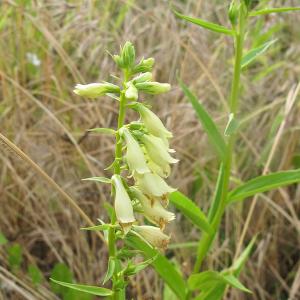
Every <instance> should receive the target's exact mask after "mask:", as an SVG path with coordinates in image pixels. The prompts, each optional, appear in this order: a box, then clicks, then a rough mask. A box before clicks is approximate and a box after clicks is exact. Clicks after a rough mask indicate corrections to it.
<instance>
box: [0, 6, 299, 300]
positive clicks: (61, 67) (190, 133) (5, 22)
mask: <svg viewBox="0 0 300 300" xmlns="http://www.w3.org/2000/svg"><path fill="white" fill-rule="evenodd" d="M131 2H132V6H131V7H130V8H128V11H127V12H126V10H125V6H126V1H125V0H124V1H121V0H109V1H108V0H105V1H58V0H47V1H4V2H3V3H1V4H0V5H1V6H0V9H1V18H0V35H1V39H0V45H1V46H0V80H1V85H0V88H1V98H0V128H1V129H0V130H1V133H2V134H4V135H5V136H6V137H8V138H9V139H10V140H11V141H12V142H13V143H14V144H15V145H17V146H18V147H19V148H20V149H22V150H23V151H24V152H25V153H26V154H27V155H28V156H29V157H31V158H32V159H33V160H34V161H35V162H36V163H37V164H38V165H39V166H40V167H41V168H42V169H43V170H44V171H45V172H46V173H47V174H48V175H49V176H50V177H51V178H52V179H54V181H55V182H56V183H58V184H59V185H60V186H61V187H62V189H63V190H64V191H66V192H67V193H68V194H69V195H70V196H71V197H72V199H74V200H75V201H76V203H77V204H78V205H79V206H80V207H81V208H82V210H83V211H84V212H85V213H86V214H87V215H88V216H89V217H90V219H91V220H93V221H96V219H97V218H99V217H100V218H101V219H104V220H106V219H107V216H106V212H105V209H104V208H103V203H104V202H105V201H108V199H109V194H108V190H107V189H106V187H104V186H99V185H95V184H93V183H90V182H82V181H81V178H84V177H90V176H91V175H98V176H101V175H105V174H109V173H106V172H105V171H103V169H104V167H106V166H107V165H108V164H109V163H110V162H111V160H112V155H113V140H112V139H111V138H110V137H107V136H99V135H94V134H86V133H85V132H86V130H87V129H89V128H92V127H95V126H98V127H113V126H115V124H116V107H115V106H114V104H112V103H111V101H110V99H103V100H101V101H97V102H96V101H87V100H84V99H82V98H79V97H76V96H75V95H74V94H72V87H73V86H74V84H75V83H78V82H93V81H97V80H100V79H104V80H105V79H109V78H110V77H109V74H114V72H116V69H115V66H114V65H113V63H112V61H111V59H110V57H109V55H108V54H107V53H106V50H108V51H109V52H111V53H114V52H116V51H117V50H118V47H119V45H120V44H122V43H123V42H124V41H126V40H131V41H132V42H133V43H134V44H135V45H136V47H137V53H138V54H139V55H140V56H141V55H144V56H145V57H148V56H154V57H155V59H156V62H157V64H156V67H155V74H154V75H155V78H156V79H157V80H159V81H166V82H171V83H172V84H173V89H172V92H171V93H169V94H168V95H166V96H163V97H159V99H158V98H155V99H154V100H153V101H152V99H150V98H148V100H149V102H150V103H152V104H153V107H154V110H155V111H156V112H158V114H159V115H160V116H161V117H162V119H164V120H165V121H166V123H167V126H168V127H169V128H170V129H171V130H172V131H173V132H174V135H175V139H174V142H173V146H174V148H175V149H176V150H177V153H178V156H179V158H180V159H181V163H180V164H179V165H178V166H176V167H175V168H174V172H173V175H172V178H171V179H170V181H171V182H172V184H173V186H177V187H178V188H179V189H180V190H181V191H182V192H184V193H186V194H188V195H190V196H195V201H196V202H197V203H198V204H199V205H201V207H202V208H203V209H204V210H205V209H206V208H207V206H208V201H209V199H210V197H211V195H212V192H213V188H214V182H215V179H216V174H217V161H216V158H215V156H214V154H213V153H212V152H211V147H210V145H209V144H208V142H207V138H206V136H205V134H204V133H203V131H202V129H201V126H200V125H199V123H198V121H197V119H196V117H195V115H194V113H193V109H192V107H191V106H190V105H189V104H188V103H187V101H186V99H184V97H183V94H182V92H181V91H180V89H179V88H178V86H177V83H176V73H178V75H179V76H180V77H181V78H183V80H184V81H185V82H186V83H188V84H189V86H190V87H191V88H192V90H193V91H195V92H196V94H197V95H198V96H199V98H200V99H201V100H202V101H203V102H204V104H205V106H206V107H207V108H208V109H209V111H210V112H211V113H212V115H213V116H214V117H215V119H216V120H217V121H218V123H219V124H220V126H224V123H225V122H226V99H227V97H228V90H229V87H230V78H231V75H232V74H231V72H232V68H231V61H230V60H229V57H230V56H231V54H232V51H231V46H232V44H231V41H230V40H229V39H228V38H226V37H219V36H216V35H215V34H213V33H209V32H205V31H204V30H202V29H200V28H197V27H195V26H192V25H186V24H184V23H183V22H180V21H178V20H176V19H175V17H174V15H173V14H172V13H171V11H170V9H169V8H168V4H167V1H160V0H151V1H141V0H136V1H131ZM173 2H174V4H175V5H176V7H178V8H179V9H180V10H181V11H183V12H184V13H189V14H193V15H194V16H199V15H201V16H202V17H203V18H206V19H211V20H214V21H218V22H220V23H223V24H226V22H227V20H226V10H225V9H226V5H225V4H224V3H223V2H222V1H217V0H215V1H204V0H203V1H179V0H178V1H173ZM26 3H27V4H26ZM281 4H284V5H289V4H290V5H296V4H298V3H297V1H270V5H274V6H280V5H281ZM123 9H124V14H123ZM264 21H265V26H266V28H271V27H272V26H274V24H275V23H278V24H280V25H278V26H279V27H280V31H276V32H275V34H274V35H275V36H276V37H278V38H279V42H278V43H277V46H276V47H275V48H274V50H273V51H270V52H269V54H268V55H267V56H266V57H265V58H264V59H263V60H261V61H260V63H259V64H257V65H255V67H253V68H251V69H250V70H249V71H247V72H246V73H245V74H244V75H243V95H242V102H243V103H242V106H241V119H245V122H246V123H245V126H244V127H243V130H242V132H241V133H240V137H239V141H238V147H237V154H236V157H235V161H234V162H235V163H234V167H235V171H234V173H233V178H232V182H238V181H240V180H246V179H248V178H250V177H253V176H255V175H259V174H261V173H263V171H264V170H265V171H267V170H272V171H276V170H280V169H288V168H294V167H295V165H294V161H295V159H294V157H295V155H296V154H298V153H299V151H300V149H299V142H298V141H299V118H298V115H299V103H298V102H297V95H296V94H295V95H294V98H295V99H294V103H293V105H292V107H291V109H290V111H289V113H288V114H285V111H286V109H285V107H287V105H289V104H290V103H292V102H293V95H292V94H290V95H289V93H291V91H292V92H294V93H295V88H296V87H295V86H296V85H297V84H298V82H299V75H300V67H299V66H300V59H299V57H300V46H299V45H300V42H299V41H300V38H299V37H300V30H299V26H298V25H295V24H299V21H300V17H299V14H296V13H295V14H289V15H284V16H283V15H281V16H277V17H274V16H271V17H268V18H264ZM251 26H252V28H253V30H252V31H253V32H254V31H255V30H254V28H255V26H258V25H257V23H256V24H255V22H253V23H252V24H251ZM265 31H266V30H265ZM259 33H261V32H260V31H259V30H258V33H252V34H250V35H249V38H250V39H252V40H254V41H257V38H258V34H259ZM247 46H248V47H250V44H248V45H247ZM28 52H32V53H36V54H37V55H38V57H39V58H40V60H41V62H42V63H41V65H40V66H39V67H37V68H35V67H34V66H32V65H30V63H29V62H28V60H27V58H26V53H28ZM278 62H279V65H278V66H276V65H275V64H276V63H278ZM270 66H274V70H270V72H268V73H266V74H264V72H263V71H264V70H266V69H267V68H269V67H270ZM258 75H260V77H258ZM253 78H256V80H253ZM298 99H299V96H298ZM283 122H284V123H283ZM280 124H283V125H282V126H281V129H280V130H279V127H280ZM272 145H275V146H273V150H272V151H271V149H272ZM0 149H1V155H0V231H1V232H3V233H4V234H5V235H6V236H7V238H8V239H9V241H10V242H11V243H12V242H18V243H20V244H21V245H22V247H23V251H24V257H25V258H24V262H23V268H22V270H20V271H18V272H17V273H16V274H13V273H12V272H11V271H10V269H9V266H8V263H7V254H6V253H5V251H4V249H3V247H2V248H0V263H1V266H0V282H2V289H0V298H1V297H2V298H3V299H56V298H55V295H54V294H53V293H52V292H50V291H49V290H48V289H47V287H48V286H47V284H46V283H45V284H44V287H43V288H39V289H38V290H35V289H34V287H33V286H32V284H31V283H30V279H29V278H28V276H27V275H26V274H25V270H26V266H27V265H28V264H30V263H35V264H37V265H38V266H39V268H40V269H41V270H42V271H43V272H44V275H45V277H46V278H47V277H49V272H50V270H51V268H52V266H53V265H54V264H55V263H56V262H65V263H66V264H67V265H69V266H70V267H71V268H72V270H73V272H74V274H75V276H76V279H78V281H80V282H85V283H91V284H92V283H94V284H95V283H97V282H99V278H102V276H103V274H104V272H105V270H106V261H107V260H106V257H107V251H106V247H104V244H103V243H102V241H101V240H100V239H99V238H98V237H97V236H96V235H95V234H87V233H86V232H81V231H79V228H80V227H82V226H85V225H86V224H87V223H86V222H85V221H84V220H83V219H82V218H81V217H80V215H79V214H78V211H77V210H76V209H74V208H73V206H72V205H70V203H67V202H65V201H64V198H63V197H61V196H60V195H59V193H58V192H57V190H54V189H53V188H52V187H51V186H49V184H48V183H47V181H45V180H44V179H43V178H42V177H41V176H40V175H39V174H37V173H36V172H35V171H34V169H33V168H32V167H31V166H30V165H29V164H28V163H26V162H24V161H23V160H22V159H21V158H19V157H18V156H16V155H15V153H14V152H12V151H11V150H10V149H9V148H8V147H7V146H5V145H4V144H1V147H0ZM198 174H200V177H201V180H202V186H201V189H200V190H199V191H197V193H196V194H195V195H193V193H192V192H191V191H192V190H193V189H194V188H195V186H196V179H197V178H198V177H197V176H199V175H198ZM299 197H300V190H299V187H298V186H291V187H289V188H286V189H283V190H280V191H276V192H270V193H268V194H265V195H260V196H258V201H257V204H256V206H255V207H254V213H253V217H252V218H251V220H250V222H249V226H248V227H247V232H246V235H245V240H246V241H248V240H249V239H250V238H251V237H252V236H253V235H254V234H256V233H259V238H258V242H257V247H256V251H255V252H254V254H253V255H252V257H251V259H250V260H249V262H248V264H247V269H246V270H245V271H244V272H243V275H242V281H243V282H244V283H245V285H246V286H247V287H249V288H250V289H252V290H253V291H254V294H253V295H251V296H247V295H244V294H241V293H239V292H236V291H232V292H231V293H229V294H228V295H227V299H240V300H243V299H263V300H264V299H266V300H271V299H291V300H296V299H299V297H300V264H299V250H300V239H299V227H300V225H299V213H300V202H299ZM250 205H251V200H248V201H247V202H244V203H243V204H237V205H234V206H232V207H231V208H229V209H228V211H227V213H226V216H225V218H224V222H223V226H222V232H221V234H220V237H219V239H218V241H217V242H216V244H215V247H214V249H213V251H212V253H211V256H210V257H209V259H208V260H207V265H209V266H214V267H216V268H217V267H218V266H219V267H222V266H227V265H228V264H229V262H230V261H231V259H232V258H233V257H234V255H235V250H236V248H237V245H238V244H239V241H240V240H241V234H242V230H243V225H244V222H245V220H246V218H247V215H248V213H249V207H250ZM170 231H171V232H172V233H173V241H172V242H173V243H183V242H187V241H195V240H197V239H198V238H199V233H198V231H197V230H196V229H193V228H191V224H190V223H189V222H187V221H186V220H185V219H184V217H183V216H181V215H180V214H177V221H176V222H174V224H173V225H172V226H171V228H170ZM167 254H168V256H169V257H170V258H172V259H173V260H174V261H176V262H177V264H179V265H181V266H182V271H183V273H184V274H185V275H187V274H189V273H190V272H191V269H192V267H193V265H192V264H193V261H194V260H193V255H194V254H195V248H183V247H182V248H175V249H172V250H169V251H168V253H167ZM12 283H15V285H12ZM5 286H6V287H9V288H5ZM162 289H163V286H162V283H161V282H160V281H159V279H158V278H157V277H156V275H155V274H154V272H153V271H152V270H148V271H146V272H142V273H141V274H140V275H139V276H138V278H137V280H133V281H132V283H131V288H130V290H131V292H132V294H133V295H134V297H135V298H138V299H162V296H161V295H162Z"/></svg>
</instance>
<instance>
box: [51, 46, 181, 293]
mask: <svg viewBox="0 0 300 300" xmlns="http://www.w3.org/2000/svg"><path fill="white" fill-rule="evenodd" d="M113 59H114V61H115V62H116V64H117V66H118V67H119V69H120V70H121V71H122V74H123V82H122V86H121V87H119V86H118V85H115V84H112V83H108V82H103V83H90V84H77V85H76V86H75V89H74V93H75V94H77V95H79V96H84V97H87V98H98V97H99V96H103V95H108V96H110V97H112V98H113V99H115V100H117V101H118V104H119V114H118V127H117V129H116V130H114V129H110V128H95V129H94V130H95V131H98V132H99V131H100V132H101V131H103V132H109V133H112V134H114V135H115V139H116V146H115V158H114V162H113V163H112V164H111V165H110V166H109V168H108V169H111V170H112V173H113V175H112V177H111V178H104V177H92V178H87V180H93V181H97V182H99V181H100V182H102V183H106V184H110V185H111V194H112V196H113V200H114V210H113V211H112V213H111V222H110V223H109V224H105V223H104V222H102V221H101V222H102V224H101V225H99V226H94V227H88V228H85V229H87V230H102V231H104V232H105V233H106V236H107V239H106V240H107V244H108V249H109V262H108V270H107V273H106V276H105V280H104V283H105V282H107V281H108V280H111V281H112V289H111V290H109V289H106V288H100V287H93V289H94V291H96V294H97V295H103V296H105V295H111V296H112V298H114V299H125V296H124V295H125V287H126V282H127V278H128V276H131V275H134V274H135V273H136V272H138V271H140V270H142V269H143V268H144V267H146V266H147V265H148V264H150V263H151V262H152V261H153V260H154V259H155V258H156V256H155V255H153V257H150V258H149V259H148V260H147V261H144V262H143V263H139V264H137V265H134V264H133V262H132V260H131V254H130V255H128V253H130V251H129V252H128V251H124V250H125V249H128V247H127V246H126V245H123V247H121V248H122V250H123V251H119V250H120V249H119V247H117V243H116V242H117V240H126V238H127V236H130V235H131V236H132V235H134V236H136V237H138V238H139V239H140V240H141V241H143V242H144V243H145V244H146V245H148V246H149V247H151V248H153V249H165V248H166V247H167V245H168V242H169V240H170V237H169V236H168V235H167V234H165V233H164V232H163V230H164V228H165V226H166V224H168V223H169V222H170V221H172V220H174V219H175V215H174V214H173V213H171V212H169V211H167V210H166V207H167V205H168V196H169V194H170V193H171V192H174V191H175V189H174V188H172V187H170V186H169V185H168V184H167V182H166V181H165V179H166V178H167V177H168V176H169V175H170V172H171V168H170V164H174V163H177V162H178V160H177V159H175V158H174V157H172V154H173V153H174V152H175V151H174V150H173V149H170V148H169V140H170V139H171V138H172V133H171V132H170V131H169V130H167V129H166V128H165V126H164V125H163V123H162V121H161V120H160V119H159V117H158V116H157V115H156V114H155V113H154V112H152V111H151V110H150V109H149V107H148V106H147V105H145V104H143V103H141V102H139V94H140V93H146V94H152V95H157V94H161V93H165V92H168V91H169V90H170V85H169V84H167V83H159V82H154V81H152V73H151V70H152V67H153V65H154V59H153V58H149V59H142V60H141V61H140V62H139V63H136V61H135V49H134V46H133V45H132V44H131V43H130V42H126V43H125V45H124V46H123V47H122V48H121V51H120V54H119V55H114V56H113ZM127 109H133V110H134V111H136V112H137V113H138V114H139V116H140V118H139V120H137V121H134V122H131V123H128V124H125V115H126V111H127ZM131 178H132V179H133V180H132V179H131ZM129 181H131V184H130V183H129ZM132 181H133V182H132ZM138 215H141V216H144V217H145V218H146V219H147V220H148V222H150V223H151V224H152V225H140V222H139V221H138V219H140V220H141V219H143V218H141V217H140V218H138ZM56 282H57V281H56ZM57 283H60V284H63V285H68V286H69V287H71V288H75V289H80V290H85V291H86V292H91V287H89V288H90V290H89V289H88V288H87V287H86V286H82V285H80V286H78V285H72V284H71V285H70V284H68V283H62V282H57Z"/></svg>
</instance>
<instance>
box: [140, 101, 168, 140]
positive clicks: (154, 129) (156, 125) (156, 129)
mask: <svg viewBox="0 0 300 300" xmlns="http://www.w3.org/2000/svg"><path fill="white" fill-rule="evenodd" d="M137 110H138V112H139V114H140V116H141V119H142V121H143V123H144V124H145V127H146V128H147V130H148V131H149V132H150V133H151V134H153V135H155V136H158V137H160V138H162V139H163V140H164V142H165V143H167V142H168V141H167V139H169V138H171V137H172V136H173V135H172V133H171V132H170V131H168V130H167V129H166V127H165V126H164V124H163V123H162V121H161V120H160V119H159V117H158V116H157V115H156V114H155V113H153V112H152V111H151V110H150V109H149V108H147V107H146V106H144V105H142V104H139V105H138V106H137Z"/></svg>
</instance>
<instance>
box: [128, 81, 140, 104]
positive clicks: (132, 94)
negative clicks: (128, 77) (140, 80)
mask: <svg viewBox="0 0 300 300" xmlns="http://www.w3.org/2000/svg"><path fill="white" fill-rule="evenodd" d="M125 97H126V99H128V100H132V101H136V100H137V99H138V90H137V88H136V87H135V86H134V84H133V83H132V82H129V83H128V87H127V89H126V92H125Z"/></svg>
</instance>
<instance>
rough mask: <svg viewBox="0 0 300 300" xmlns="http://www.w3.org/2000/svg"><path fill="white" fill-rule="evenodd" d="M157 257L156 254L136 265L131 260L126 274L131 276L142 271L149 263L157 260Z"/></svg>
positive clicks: (125, 271)
mask: <svg viewBox="0 0 300 300" xmlns="http://www.w3.org/2000/svg"><path fill="white" fill-rule="evenodd" d="M156 258H157V255H155V256H154V257H151V258H149V259H147V260H145V261H143V262H141V263H139V264H136V265H135V264H133V263H131V262H129V264H128V266H127V268H126V270H124V275H125V276H131V275H134V274H137V273H139V272H140V271H142V270H144V269H145V268H147V267H148V266H149V265H151V264H152V263H153V262H154V261H155V260H156Z"/></svg>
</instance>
